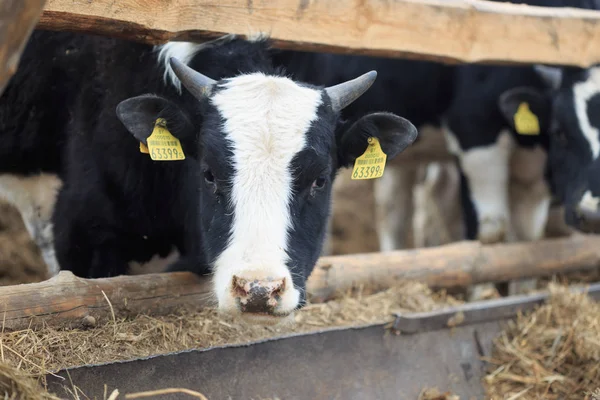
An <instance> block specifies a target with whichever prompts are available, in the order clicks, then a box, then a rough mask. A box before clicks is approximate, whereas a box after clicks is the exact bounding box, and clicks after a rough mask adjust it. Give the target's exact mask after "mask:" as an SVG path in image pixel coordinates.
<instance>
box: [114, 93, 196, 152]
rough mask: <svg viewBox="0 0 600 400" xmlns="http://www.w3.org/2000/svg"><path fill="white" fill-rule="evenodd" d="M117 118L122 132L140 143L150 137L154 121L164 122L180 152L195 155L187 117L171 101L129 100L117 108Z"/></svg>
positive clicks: (147, 96) (155, 98)
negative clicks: (162, 120) (122, 126)
mask: <svg viewBox="0 0 600 400" xmlns="http://www.w3.org/2000/svg"><path fill="white" fill-rule="evenodd" d="M116 111H117V117H118V118H119V120H120V121H121V123H122V124H123V125H125V128H127V130H128V131H129V132H130V133H131V134H132V135H133V136H134V137H135V138H136V139H137V140H138V141H140V142H141V143H143V144H145V145H147V142H146V140H147V139H148V137H149V136H150V135H151V134H152V131H153V130H154V125H155V123H156V120H157V119H159V118H162V119H164V120H165V121H166V128H167V130H168V131H169V132H170V133H171V134H172V135H173V136H175V137H176V138H177V139H179V141H180V143H181V146H182V148H183V151H184V152H185V154H186V155H190V156H192V157H194V156H196V155H197V152H198V146H197V137H196V134H195V130H194V125H193V124H192V122H191V120H190V118H189V117H188V115H187V114H186V113H185V111H183V110H182V109H181V108H180V107H179V106H177V105H176V104H175V103H173V102H172V101H170V100H168V99H165V98H164V97H159V96H155V95H151V94H145V95H141V96H137V97H131V98H129V99H126V100H123V101H122V102H120V103H119V104H118V105H117V110H116Z"/></svg>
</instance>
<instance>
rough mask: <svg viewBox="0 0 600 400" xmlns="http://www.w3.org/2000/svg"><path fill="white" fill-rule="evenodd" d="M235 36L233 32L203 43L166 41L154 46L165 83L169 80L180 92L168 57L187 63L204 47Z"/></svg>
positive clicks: (179, 83) (179, 84) (179, 86)
mask: <svg viewBox="0 0 600 400" xmlns="http://www.w3.org/2000/svg"><path fill="white" fill-rule="evenodd" d="M235 37H236V36H235V35H233V34H229V35H225V36H221V37H220V38H218V39H215V40H211V41H208V42H203V43H194V42H168V43H165V44H162V45H158V46H155V47H154V51H157V52H158V62H159V63H160V64H162V66H163V68H164V74H163V79H164V81H165V83H169V81H170V82H171V84H172V85H173V86H175V88H177V90H178V91H179V92H180V93H181V82H180V81H179V78H177V76H176V75H175V73H174V72H173V69H172V68H171V64H170V61H169V60H170V59H171V57H175V58H176V59H178V60H179V61H181V62H182V63H183V64H185V65H188V64H189V62H190V61H192V58H194V56H195V55H196V54H198V52H199V51H201V50H202V49H205V48H207V47H210V46H213V45H215V44H217V43H223V42H226V41H229V40H233V39H234V38H235Z"/></svg>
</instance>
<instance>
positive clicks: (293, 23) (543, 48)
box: [39, 0, 600, 67]
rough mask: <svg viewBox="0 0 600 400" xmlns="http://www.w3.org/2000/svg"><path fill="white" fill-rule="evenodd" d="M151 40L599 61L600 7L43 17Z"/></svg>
mask: <svg viewBox="0 0 600 400" xmlns="http://www.w3.org/2000/svg"><path fill="white" fill-rule="evenodd" d="M39 27H40V28H44V29H51V30H61V31H62V30H64V31H77V32H86V33H97V34H102V35H109V36H114V37H120V38H126V39H132V40H136V41H141V42H146V43H154V44H156V43H163V42H165V41H167V40H169V39H176V40H198V41H200V40H204V39H206V38H211V37H216V36H220V35H223V34H225V33H235V34H238V35H246V34H248V33H257V32H266V33H269V34H270V36H271V38H272V39H274V40H275V44H276V46H277V47H281V48H293V49H300V50H313V51H329V52H337V53H355V54H368V55H379V56H385V57H409V58H423V59H430V60H438V61H446V62H486V63H489V62H502V63H517V64H520V63H548V64H568V65H578V66H583V67H586V66H589V65H591V64H593V63H596V62H600V42H599V39H600V12H598V11H591V10H578V9H571V8H549V7H531V6H525V5H517V4H508V3H493V2H488V1H485V0H394V1H383V0H336V1H326V0H312V1H311V0H220V1H217V2H216V1H214V0H179V1H175V2H174V1H164V0H145V1H141V0H120V1H114V0H94V1H83V0H48V3H47V5H46V8H45V10H44V14H43V15H42V18H41V20H40V23H39Z"/></svg>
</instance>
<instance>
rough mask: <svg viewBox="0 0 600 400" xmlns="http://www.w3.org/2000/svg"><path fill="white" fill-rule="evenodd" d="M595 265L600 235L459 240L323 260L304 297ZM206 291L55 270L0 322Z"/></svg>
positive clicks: (201, 295)
mask: <svg viewBox="0 0 600 400" xmlns="http://www.w3.org/2000/svg"><path fill="white" fill-rule="evenodd" d="M593 267H600V236H585V235H574V236H572V237H568V238H561V239H552V240H544V241H538V242H531V243H514V244H498V245H487V246H485V245H481V244H479V243H478V242H459V243H455V244H450V245H446V246H441V247H434V248H423V249H417V250H408V251H406V250H405V251H394V252H388V253H373V254H356V255H346V256H332V257H323V258H321V259H320V260H319V263H318V265H317V267H316V268H315V270H314V271H313V273H312V274H311V276H310V278H309V280H308V285H307V291H308V294H309V297H310V299H311V301H312V302H322V301H325V300H327V299H328V298H330V297H331V296H332V295H333V294H334V293H335V292H337V291H340V290H347V289H351V288H353V287H357V286H358V285H361V284H368V285H374V286H376V287H381V288H385V287H388V286H389V285H390V284H392V283H393V282H394V281H396V280H400V279H411V280H416V281H422V282H425V283H427V284H429V285H430V286H432V287H435V288H440V287H441V288H444V287H445V288H451V287H464V286H468V285H472V284H476V283H483V282H495V281H505V280H511V279H518V278H524V277H535V276H544V275H552V274H555V273H558V272H568V271H574V270H581V269H587V268H593ZM210 290H211V284H210V281H209V280H208V279H207V278H199V277H197V276H195V275H193V274H191V273H187V272H177V273H166V274H148V275H137V276H120V277H116V278H106V279H80V278H76V277H75V276H73V274H71V273H70V272H61V273H60V274H59V275H58V276H57V277H55V278H53V279H50V280H48V281H45V282H40V283H33V284H26V285H16V286H5V287H0V314H1V317H0V318H1V319H2V321H3V324H4V328H5V329H24V328H26V327H28V326H29V325H30V323H32V324H33V326H35V325H37V324H39V323H41V322H44V323H46V324H49V325H52V326H57V327H62V326H71V327H73V326H82V325H83V326H86V325H94V324H96V323H105V322H106V321H108V320H109V319H111V318H113V315H114V316H115V317H117V318H120V317H124V316H133V315H136V314H140V313H145V314H151V315H164V314H168V313H171V312H174V311H176V310H178V309H181V308H184V307H185V308H191V309H201V308H203V307H207V306H210V305H212V303H211V300H210V299H211V298H212V296H211V295H210ZM113 313H114V314H113ZM32 318H33V320H32Z"/></svg>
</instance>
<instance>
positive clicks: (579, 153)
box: [549, 81, 598, 207]
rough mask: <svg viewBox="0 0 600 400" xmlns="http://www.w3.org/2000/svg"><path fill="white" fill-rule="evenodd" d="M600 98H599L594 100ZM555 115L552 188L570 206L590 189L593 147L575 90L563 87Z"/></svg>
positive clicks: (551, 160) (550, 155)
mask: <svg viewBox="0 0 600 400" xmlns="http://www.w3.org/2000/svg"><path fill="white" fill-rule="evenodd" d="M567 82H569V81H567ZM571 82H572V81H571ZM596 97H597V96H594V97H593V98H592V99H594V98H596ZM592 99H591V100H592ZM596 101H598V100H597V99H596V100H594V102H596ZM591 105H592V104H591V101H590V102H588V113H589V112H590V111H592V109H591V108H590V106H591ZM596 107H597V106H596ZM553 116H554V121H553V126H552V128H551V134H550V140H551V143H550V153H549V164H550V165H552V178H553V179H552V180H553V185H552V187H553V188H554V190H555V191H556V196H557V197H558V198H559V199H560V200H561V201H562V202H564V203H565V204H566V205H567V207H572V206H574V205H575V204H577V203H578V202H579V201H580V200H581V197H582V196H583V193H585V191H586V190H587V188H588V182H587V181H588V177H587V174H588V172H587V170H588V168H589V166H590V164H591V162H592V152H591V148H590V146H589V142H588V141H587V139H586V137H585V135H584V133H583V130H582V128H581V123H580V121H579V120H578V117H577V113H576V110H575V97H574V93H573V90H572V89H570V88H569V89H562V90H560V91H559V92H558V93H557V95H556V96H555V99H554V103H553Z"/></svg>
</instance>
